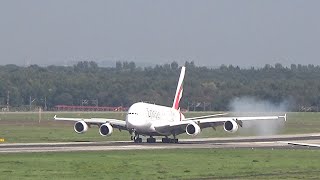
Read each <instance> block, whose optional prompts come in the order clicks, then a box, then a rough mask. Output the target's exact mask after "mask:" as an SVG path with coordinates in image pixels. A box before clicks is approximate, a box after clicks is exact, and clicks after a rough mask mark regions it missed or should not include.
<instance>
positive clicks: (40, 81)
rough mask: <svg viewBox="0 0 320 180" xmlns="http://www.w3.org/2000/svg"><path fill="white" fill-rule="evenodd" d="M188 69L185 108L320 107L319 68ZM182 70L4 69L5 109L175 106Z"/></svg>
mask: <svg viewBox="0 0 320 180" xmlns="http://www.w3.org/2000/svg"><path fill="white" fill-rule="evenodd" d="M184 65H185V66H186V76H185V81H184V91H183V98H182V101H181V107H182V108H184V109H187V108H190V106H193V107H196V104H199V103H203V104H205V105H210V110H219V111H220V110H224V111H225V110H230V102H231V101H232V100H233V99H235V98H237V97H244V96H247V97H254V98H256V99H259V100H267V101H269V102H271V103H273V104H280V103H282V102H284V101H286V102H287V103H288V104H289V106H290V109H289V110H291V111H301V110H306V109H307V110H315V109H316V108H317V107H319V105H320V67H319V66H315V65H301V64H292V65H291V66H289V67H285V66H283V65H281V64H280V63H277V64H275V65H270V64H267V65H265V66H264V67H262V68H254V67H252V68H240V67H238V66H233V65H229V66H227V65H221V66H220V67H216V68H208V67H204V66H197V65H195V63H194V62H185V64H184ZM179 68H180V67H179V65H178V63H177V62H172V63H169V64H163V65H156V66H154V67H144V68H142V67H136V65H135V63H134V62H117V63H116V65H115V67H99V66H98V65H97V63H95V62H93V61H91V62H89V61H81V62H79V63H77V64H76V65H74V66H68V67H64V66H47V67H40V66H37V65H31V66H28V67H21V66H16V65H4V66H0V82H1V83H0V105H1V106H2V107H5V106H6V103H7V99H8V95H9V105H10V107H13V108H14V107H15V108H21V107H29V106H30V105H31V106H41V107H43V108H45V107H46V108H48V109H52V108H54V106H56V105H83V100H89V102H90V100H95V102H98V105H99V106H123V107H129V106H130V105H131V104H133V103H134V102H137V101H145V102H152V103H156V104H161V105H167V106H171V104H172V102H173V98H174V93H175V90H176V84H177V81H178V78H179V74H180V69H179ZM86 102H87V101H86ZM85 105H88V104H85ZM31 106H30V107H31ZM194 109H196V108H194ZM207 110H208V109H207Z"/></svg>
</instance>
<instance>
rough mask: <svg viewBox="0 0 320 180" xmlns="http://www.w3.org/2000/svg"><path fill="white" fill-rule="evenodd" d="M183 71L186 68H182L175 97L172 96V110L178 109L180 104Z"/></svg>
mask: <svg viewBox="0 0 320 180" xmlns="http://www.w3.org/2000/svg"><path fill="white" fill-rule="evenodd" d="M185 71H186V67H184V66H182V68H181V73H180V77H179V81H178V86H177V90H176V95H175V96H174V101H173V105H172V108H174V109H176V110H178V109H179V103H180V99H181V97H182V92H183V79H184V74H185Z"/></svg>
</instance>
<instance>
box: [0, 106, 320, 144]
mask: <svg viewBox="0 0 320 180" xmlns="http://www.w3.org/2000/svg"><path fill="white" fill-rule="evenodd" d="M212 113H213V112H206V113H185V115H186V116H187V117H192V116H201V115H205V114H212ZM215 113H216V112H215ZM55 114H57V115H58V116H61V117H84V118H89V117H104V118H117V119H125V113H121V112H70V113H65V112H45V113H42V114H41V119H40V122H39V114H38V113H28V112H27V113H5V112H1V113H0V138H4V139H5V142H6V143H15V142H61V141H62V142H67V141H110V140H130V135H129V133H128V132H127V131H122V132H119V131H118V130H116V129H115V130H114V133H113V134H112V136H110V137H102V136H100V135H99V132H98V128H97V127H96V126H93V127H92V128H90V129H89V130H88V132H86V133H84V134H77V133H75V132H74V130H73V123H72V122H61V121H60V122H56V121H53V120H52V119H53V116H54V115H55ZM242 115H248V114H242ZM249 115H256V114H249ZM263 124H264V125H263V127H262V128H263V129H264V130H266V129H271V130H272V129H273V130H274V132H273V133H274V134H302V133H319V132H320V113H288V121H287V122H282V121H278V123H277V125H276V127H275V125H274V123H272V122H270V123H269V122H266V123H265V122H263ZM269 124H271V126H269ZM255 129H257V127H256V126H249V127H246V124H245V128H240V130H239V131H238V132H236V133H233V134H231V133H227V132H225V131H224V130H223V128H222V127H218V128H217V129H216V130H213V129H212V128H207V129H204V130H203V131H202V132H201V133H200V134H199V135H198V136H196V138H203V137H238V136H252V135H263V134H261V133H258V132H257V131H256V130H255ZM260 129H261V127H260ZM268 133H269V132H268ZM268 133H267V134H266V135H268ZM178 137H179V138H191V137H190V136H188V135H185V134H183V135H180V136H178Z"/></svg>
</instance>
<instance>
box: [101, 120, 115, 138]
mask: <svg viewBox="0 0 320 180" xmlns="http://www.w3.org/2000/svg"><path fill="white" fill-rule="evenodd" d="M112 132H113V128H112V126H111V125H110V124H109V123H105V124H102V125H101V126H100V128H99V133H100V135H101V136H110V135H111V134H112Z"/></svg>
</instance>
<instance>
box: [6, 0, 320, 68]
mask: <svg viewBox="0 0 320 180" xmlns="http://www.w3.org/2000/svg"><path fill="white" fill-rule="evenodd" d="M319 8H320V1H317V0H308V1H305V0H281V1H279V0H265V1H262V0H261V1H256V0H221V1H214V0H207V1H206V0H193V1H190V0H179V1H177V0H176V1H173V0H161V1H151V0H135V1H132V0H127V1H121V0H115V1H106V0H100V1H98V0H92V1H89V0H54V1H43V0H28V1H25V0H21V1H17V0H7V1H5V0H3V1H1V2H0V23H1V26H0V27H1V28H0V64H8V63H15V64H20V65H24V64H25V63H26V62H28V63H32V64H36V63H38V64H42V65H47V64H55V63H57V62H67V61H70V60H71V61H72V60H98V61H103V60H130V61H131V60H133V61H142V62H154V63H162V62H163V63H164V62H171V61H173V60H175V61H178V62H179V63H182V62H184V61H186V60H189V61H190V60H193V61H195V63H196V64H198V65H207V66H217V65H220V64H234V65H240V66H241V67H248V66H263V65H264V64H267V63H269V64H274V63H276V62H280V63H282V64H284V65H288V64H291V63H301V64H317V65H319V64H320V35H319V33H320V20H319V18H320V11H319Z"/></svg>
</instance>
